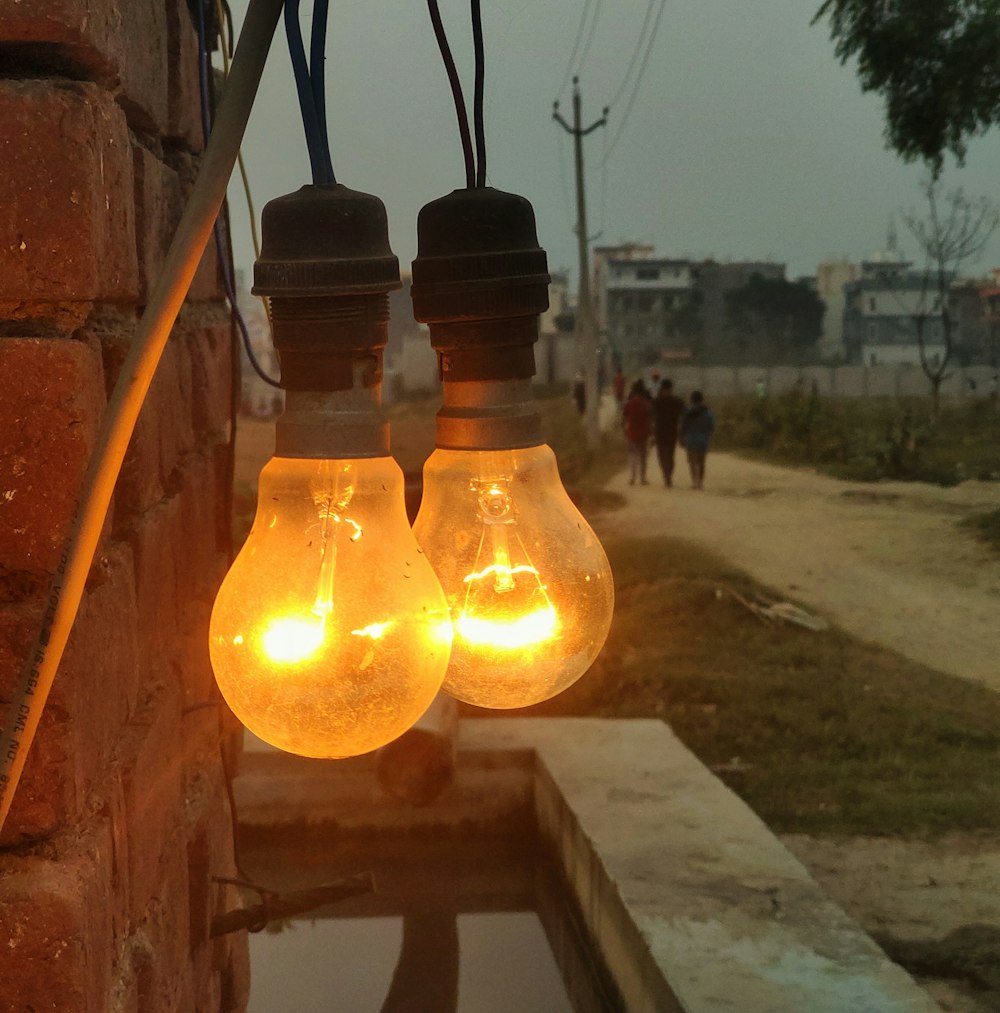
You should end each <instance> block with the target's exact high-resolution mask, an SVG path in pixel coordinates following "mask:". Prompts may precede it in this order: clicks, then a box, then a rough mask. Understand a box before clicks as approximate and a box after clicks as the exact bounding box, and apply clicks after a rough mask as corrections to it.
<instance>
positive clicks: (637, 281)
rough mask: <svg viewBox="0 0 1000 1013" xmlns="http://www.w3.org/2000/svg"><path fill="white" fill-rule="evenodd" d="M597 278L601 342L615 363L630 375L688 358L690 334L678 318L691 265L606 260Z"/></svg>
mask: <svg viewBox="0 0 1000 1013" xmlns="http://www.w3.org/2000/svg"><path fill="white" fill-rule="evenodd" d="M601 280H602V284H601V287H600V292H601V298H600V305H601V306H602V308H603V315H604V319H603V322H604V328H603V337H604V344H605V345H606V347H607V349H608V351H609V353H610V358H611V360H612V363H613V364H614V365H620V366H621V367H622V369H624V370H625V372H626V373H634V372H638V371H639V370H640V369H641V368H642V367H644V366H648V365H651V364H653V363H656V362H659V361H661V360H663V359H674V360H677V359H680V360H686V359H690V358H691V357H692V355H693V349H692V335H691V333H690V329H688V328H685V327H684V325H683V318H682V317H681V316H679V313H680V311H682V310H684V309H685V308H687V307H690V305H691V303H692V299H693V295H694V272H693V270H692V266H691V263H690V261H687V260H673V259H667V258H662V257H646V258H643V259H639V260H632V259H616V258H609V259H608V260H607V261H606V262H605V263H604V264H603V265H602V278H601Z"/></svg>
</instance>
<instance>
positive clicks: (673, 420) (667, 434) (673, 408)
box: [653, 380, 684, 489]
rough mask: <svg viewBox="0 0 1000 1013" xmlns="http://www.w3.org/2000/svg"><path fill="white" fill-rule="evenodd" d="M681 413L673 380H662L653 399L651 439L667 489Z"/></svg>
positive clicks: (669, 485) (681, 406)
mask: <svg viewBox="0 0 1000 1013" xmlns="http://www.w3.org/2000/svg"><path fill="white" fill-rule="evenodd" d="M683 413H684V402H683V401H682V400H681V399H680V398H679V397H677V395H676V394H675V393H674V384H673V381H672V380H664V381H663V383H661V384H660V389H659V391H657V394H656V398H655V399H654V401H653V439H654V440H655V441H656V455H657V457H658V458H659V459H660V471H662V472H663V484H664V485H665V486H666V487H667V488H668V489H669V488H670V487H671V486H672V485H673V484H674V448H675V447H676V446H677V427H678V425H679V424H680V420H681V415H682V414H683Z"/></svg>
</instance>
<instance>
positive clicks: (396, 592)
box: [209, 457, 451, 757]
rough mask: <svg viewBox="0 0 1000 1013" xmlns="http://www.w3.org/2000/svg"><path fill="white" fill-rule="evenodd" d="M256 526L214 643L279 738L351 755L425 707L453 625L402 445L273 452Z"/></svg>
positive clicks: (236, 697) (246, 707) (224, 687)
mask: <svg viewBox="0 0 1000 1013" xmlns="http://www.w3.org/2000/svg"><path fill="white" fill-rule="evenodd" d="M258 504H259V505H258V509H257V516H256V518H255V520H254V526H253V530H252V531H251V532H250V535H249V537H248V538H247V541H246V544H245V545H244V546H243V549H242V551H241V552H240V554H239V556H237V558H236V561H235V562H234V563H233V566H232V568H231V569H230V571H229V574H228V575H227V577H226V579H225V581H224V582H223V584H222V588H221V589H220V591H219V595H218V598H217V599H216V602H215V608H214V610H213V612H212V620H211V625H210V631H209V633H210V649H211V658H212V665H213V667H214V669H215V675H216V679H217V681H218V684H219V688H220V690H221V691H222V694H223V696H224V697H225V698H226V701H227V703H228V704H229V705H230V707H232V709H233V711H234V712H235V714H236V716H237V717H238V718H239V719H240V720H241V721H242V722H243V723H244V724H245V725H246V726H247V727H248V728H249V729H250V730H251V731H252V732H254V733H255V734H256V735H258V736H259V737H260V738H262V739H264V740H265V741H267V742H269V743H271V744H272V745H275V746H278V747H279V748H281V749H285V750H288V751H289V752H293V753H300V754H302V755H304V756H318V757H343V756H353V755H357V754H359V753H365V752H368V751H369V750H372V749H376V748H377V747H379V746H382V745H384V744H385V743H387V742H390V741H391V740H392V739H394V738H396V737H397V736H399V735H401V734H402V733H403V732H404V731H405V730H406V729H407V728H409V727H410V726H411V725H412V724H413V722H414V721H416V720H417V718H419V717H420V715H421V714H422V713H423V712H424V711H425V710H426V709H427V707H428V706H429V704H430V702H431V700H432V699H433V698H434V695H435V694H436V693H437V691H438V689H439V688H440V686H441V680H442V678H443V677H444V672H445V666H446V665H447V662H448V652H449V644H450V640H451V625H450V623H449V622H448V609H447V604H446V602H445V598H444V595H443V594H442V592H441V588H440V585H439V584H438V581H437V578H436V577H435V575H434V572H433V570H432V569H431V566H430V564H429V563H428V561H427V559H426V558H425V557H424V556H423V554H422V553H421V551H420V549H419V548H418V546H417V543H416V540H415V539H414V537H413V534H412V532H411V531H410V528H409V525H408V523H407V520H406V511H405V508H404V504H403V476H402V473H401V472H400V470H399V467H398V466H397V465H396V463H395V461H393V460H392V458H390V457H374V458H361V459H356V460H337V461H330V460H322V459H306V458H301V459H300V458H292V457H274V458H272V459H271V461H270V462H269V463H268V464H267V465H266V467H265V468H264V470H263V471H262V472H261V476H260V486H259V498H258Z"/></svg>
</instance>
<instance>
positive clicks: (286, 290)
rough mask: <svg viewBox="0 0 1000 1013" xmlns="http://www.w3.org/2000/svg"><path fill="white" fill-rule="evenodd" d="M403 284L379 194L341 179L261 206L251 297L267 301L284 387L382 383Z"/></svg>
mask: <svg viewBox="0 0 1000 1013" xmlns="http://www.w3.org/2000/svg"><path fill="white" fill-rule="evenodd" d="M399 287H400V280H399V261H398V260H397V259H396V256H395V254H393V252H392V250H391V249H390V248H389V226H388V221H387V218H386V212H385V205H384V204H383V203H382V201H380V200H379V199H378V198H377V197H374V196H372V195H371V194H367V193H361V192H359V191H357V190H350V189H348V188H347V187H346V186H343V185H342V184H339V183H338V184H334V185H332V186H330V185H322V186H316V185H309V186H303V187H301V188H300V189H299V190H297V191H295V193H290V194H285V195H284V196H283V197H277V198H275V199H274V200H272V201H269V202H268V203H267V204H266V205H265V207H264V210H263V213H262V214H261V252H260V257H259V259H258V260H257V261H256V263H255V264H254V286H253V289H252V291H253V293H254V295H260V296H267V297H269V298H270V300H271V321H272V326H273V332H274V347H275V351H276V352H277V354H278V361H279V363H280V366H281V381H280V382H281V386H282V387H284V388H285V390H294V391H340V390H351V389H352V387H354V386H355V385H356V383H358V382H360V383H361V384H362V385H363V386H375V385H377V384H379V383H381V381H382V350H383V348H384V347H385V345H386V342H387V340H388V327H389V295H388V293H389V292H391V291H392V290H393V289H397V288H399ZM359 364H360V365H361V367H362V368H360V369H359V368H358V366H359Z"/></svg>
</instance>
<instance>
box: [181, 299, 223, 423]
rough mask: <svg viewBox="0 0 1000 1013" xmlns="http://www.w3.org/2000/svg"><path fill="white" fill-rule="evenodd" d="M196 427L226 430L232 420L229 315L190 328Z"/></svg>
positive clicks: (188, 338) (187, 333) (188, 332)
mask: <svg viewBox="0 0 1000 1013" xmlns="http://www.w3.org/2000/svg"><path fill="white" fill-rule="evenodd" d="M185 329H186V337H187V341H188V345H189V347H190V349H191V371H192V380H193V391H192V395H193V404H192V413H193V416H194V427H195V432H197V433H213V434H222V433H226V432H227V431H228V429H229V425H230V421H231V411H232V409H231V398H232V383H233V369H232V340H233V337H232V327H231V325H230V323H229V319H228V317H224V318H222V319H218V317H217V318H216V321H215V322H209V321H205V322H204V323H201V324H200V325H198V326H191V327H188V326H187V324H186V323H185Z"/></svg>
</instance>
